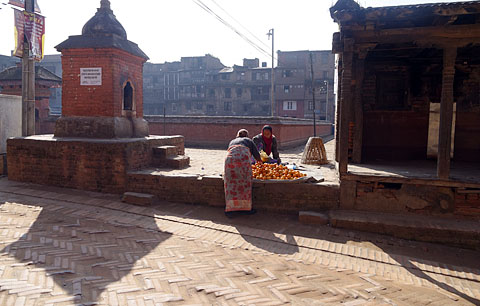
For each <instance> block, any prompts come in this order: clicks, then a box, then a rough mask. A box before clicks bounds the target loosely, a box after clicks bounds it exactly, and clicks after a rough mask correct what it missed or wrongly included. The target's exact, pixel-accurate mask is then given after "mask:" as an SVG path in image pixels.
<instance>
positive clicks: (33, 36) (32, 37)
mask: <svg viewBox="0 0 480 306" xmlns="http://www.w3.org/2000/svg"><path fill="white" fill-rule="evenodd" d="M14 15H15V50H14V55H15V56H18V57H22V56H23V41H24V37H25V38H26V39H27V43H28V46H29V49H30V57H31V58H33V59H34V60H36V61H41V60H42V59H43V55H44V52H43V51H44V45H45V17H43V16H41V15H38V14H35V13H28V12H26V11H19V10H16V9H14Z"/></svg>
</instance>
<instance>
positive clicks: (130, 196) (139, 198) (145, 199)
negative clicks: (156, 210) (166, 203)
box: [122, 192, 155, 206]
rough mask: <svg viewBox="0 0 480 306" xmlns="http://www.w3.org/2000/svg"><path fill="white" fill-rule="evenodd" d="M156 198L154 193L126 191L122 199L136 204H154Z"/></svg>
mask: <svg viewBox="0 0 480 306" xmlns="http://www.w3.org/2000/svg"><path fill="white" fill-rule="evenodd" d="M154 199H155V196H154V195H151V194H146V193H137V192H125V193H124V194H123V198H122V201H123V202H125V203H130V204H134V205H141V206H148V205H152V204H153V201H154Z"/></svg>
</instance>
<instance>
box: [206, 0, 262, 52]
mask: <svg viewBox="0 0 480 306" xmlns="http://www.w3.org/2000/svg"><path fill="white" fill-rule="evenodd" d="M210 1H212V2H213V3H214V4H215V5H216V6H218V7H219V8H220V9H221V10H222V11H223V12H225V14H227V16H228V17H230V18H232V20H233V21H235V22H236V23H238V25H240V26H241V27H242V28H243V29H244V30H245V31H247V32H248V33H249V34H250V35H252V36H253V37H254V38H255V39H256V40H257V41H258V42H260V43H261V44H263V46H264V47H266V48H270V46H268V45H267V44H266V43H265V42H263V41H262V40H261V39H260V38H258V37H257V36H255V34H253V33H252V32H251V31H250V30H249V29H247V28H246V27H245V26H243V25H242V23H241V22H240V21H238V20H237V19H235V17H233V16H232V15H230V14H229V13H228V12H227V11H226V10H225V9H224V8H222V7H221V6H220V5H219V4H218V3H217V2H216V1H215V0H210Z"/></svg>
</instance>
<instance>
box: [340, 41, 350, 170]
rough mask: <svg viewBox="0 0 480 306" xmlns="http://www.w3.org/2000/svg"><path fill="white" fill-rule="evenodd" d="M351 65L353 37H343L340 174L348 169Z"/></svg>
mask: <svg viewBox="0 0 480 306" xmlns="http://www.w3.org/2000/svg"><path fill="white" fill-rule="evenodd" d="M352 65H353V39H351V38H345V39H344V52H343V56H342V66H343V69H342V85H341V89H342V97H341V99H340V104H341V106H340V111H341V113H340V135H339V136H340V137H339V154H338V156H339V166H338V169H339V172H340V176H341V175H343V174H346V173H347V170H348V123H349V122H350V118H351V105H352Z"/></svg>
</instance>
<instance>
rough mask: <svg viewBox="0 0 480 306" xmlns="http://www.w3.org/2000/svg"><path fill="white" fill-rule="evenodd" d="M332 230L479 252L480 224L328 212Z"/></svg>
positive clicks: (400, 215)
mask: <svg viewBox="0 0 480 306" xmlns="http://www.w3.org/2000/svg"><path fill="white" fill-rule="evenodd" d="M329 219H330V220H329V221H330V225H331V226H333V227H339V228H346V229H353V230H360V231H365V232H372V233H380V234H385V235H391V236H394V237H398V238H403V239H409V240H417V241H423V242H434V243H442V244H448V245H453V246H461V247H466V248H471V249H480V244H479V243H478V241H480V221H478V220H465V219H454V218H446V217H444V218H441V217H433V216H419V215H413V214H408V215H407V214H390V213H376V212H370V211H368V212H365V211H340V210H332V211H330V212H329Z"/></svg>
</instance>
